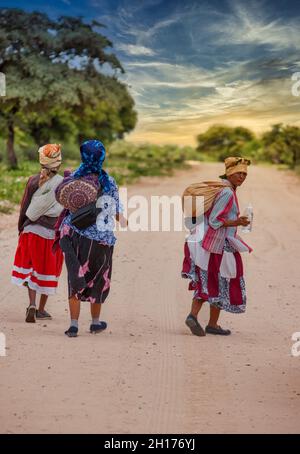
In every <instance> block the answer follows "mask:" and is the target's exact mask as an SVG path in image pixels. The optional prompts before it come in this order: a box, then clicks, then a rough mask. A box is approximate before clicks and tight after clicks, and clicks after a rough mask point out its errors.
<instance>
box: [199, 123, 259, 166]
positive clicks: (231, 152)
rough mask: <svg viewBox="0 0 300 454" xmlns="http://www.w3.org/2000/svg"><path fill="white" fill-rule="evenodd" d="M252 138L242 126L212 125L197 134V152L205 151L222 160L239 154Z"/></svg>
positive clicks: (249, 132) (250, 133)
mask: <svg viewBox="0 0 300 454" xmlns="http://www.w3.org/2000/svg"><path fill="white" fill-rule="evenodd" d="M253 140H254V135H253V133H252V132H251V131H250V130H249V129H247V128H244V127H242V126H238V127H235V128H231V127H229V126H225V125H213V126H211V127H210V128H208V130H207V131H206V132H204V133H202V134H199V135H198V136H197V141H198V146H197V151H198V152H200V153H201V152H205V153H208V154H210V155H212V157H214V158H215V159H218V160H220V161H223V160H224V158H226V157H228V156H240V155H241V154H243V149H244V147H245V145H246V144H248V143H250V142H251V141H253Z"/></svg>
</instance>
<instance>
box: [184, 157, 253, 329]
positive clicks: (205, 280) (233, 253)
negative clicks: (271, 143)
mask: <svg viewBox="0 0 300 454" xmlns="http://www.w3.org/2000/svg"><path fill="white" fill-rule="evenodd" d="M249 164H250V161H249V160H247V159H244V158H236V157H230V158H227V159H225V168H226V174H225V175H222V177H221V178H223V179H224V188H222V189H221V190H220V191H219V192H218V194H217V195H216V197H215V199H214V202H213V205H212V206H211V208H210V209H209V210H208V211H207V212H206V213H205V214H204V236H203V238H201V233H200V232H201V228H200V226H196V228H195V230H194V231H193V232H191V235H190V236H189V237H188V238H187V241H186V243H185V249H184V252H185V254H184V255H185V257H184V262H183V269H182V277H183V278H187V279H190V284H189V290H193V291H194V297H193V302H192V308H191V312H190V314H189V315H188V316H187V318H186V325H187V326H188V327H189V328H190V330H191V332H192V333H193V334H194V335H196V336H205V334H206V333H209V334H219V335H223V336H224V335H225V336H226V335H229V334H231V332H230V330H228V329H223V328H221V327H220V326H219V325H218V319H219V315H220V311H221V310H222V309H223V310H225V311H227V312H231V313H236V314H237V313H243V312H245V309H246V288H245V281H244V277H243V263H242V258H241V255H240V253H241V252H251V250H252V249H251V248H250V247H249V246H248V245H247V244H246V243H244V241H243V240H242V239H241V238H240V237H239V236H238V235H237V227H238V226H247V225H248V224H249V220H248V219H247V217H245V216H240V210H239V204H238V199H237V196H236V189H237V187H238V186H241V185H242V184H243V183H244V181H245V179H246V177H247V167H248V165H249ZM204 302H208V303H209V304H210V320H209V322H208V325H207V326H206V328H205V330H204V329H203V328H202V327H201V325H200V323H199V322H198V319H197V317H198V313H199V311H200V309H201V307H202V305H203V303H204Z"/></svg>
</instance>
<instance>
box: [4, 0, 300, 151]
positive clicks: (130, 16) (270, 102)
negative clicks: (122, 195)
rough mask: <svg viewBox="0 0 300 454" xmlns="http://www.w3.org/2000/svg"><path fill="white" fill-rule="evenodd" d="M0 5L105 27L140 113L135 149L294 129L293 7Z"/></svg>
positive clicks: (93, 0) (115, 2) (120, 0)
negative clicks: (217, 133) (239, 131)
mask: <svg viewBox="0 0 300 454" xmlns="http://www.w3.org/2000/svg"><path fill="white" fill-rule="evenodd" d="M0 6H5V7H20V8H23V9H26V10H39V11H43V12H46V13H47V14H49V15H50V16H52V17H57V16H59V15H81V16H83V17H84V18H85V19H87V20H90V19H97V20H98V21H100V22H101V23H103V24H105V25H106V29H103V33H104V34H105V35H106V36H108V37H109V38H110V39H111V40H112V42H113V44H114V52H115V53H116V54H117V56H118V57H119V58H120V60H121V62H122V64H123V66H124V68H125V70H126V74H125V76H124V77H123V79H124V81H125V82H127V83H128V85H129V87H130V91H131V93H132V96H133V97H134V99H135V102H136V108H137V111H138V114H139V122H138V125H137V128H136V129H135V131H134V132H133V133H131V134H130V135H129V136H128V139H129V140H132V141H135V142H144V141H148V142H155V143H170V142H171V143H178V144H194V143H195V136H196V135H197V134H198V133H199V132H202V131H203V130H205V129H206V128H207V127H208V126H210V125H211V124H213V123H223V124H228V125H232V126H235V125H244V126H247V127H250V128H252V129H253V130H255V131H256V132H258V133H259V132H261V131H263V130H265V129H267V128H268V127H269V125H271V124H274V123H278V122H284V123H290V124H296V125H298V126H300V119H299V118H300V117H299V112H300V98H298V97H295V96H292V93H291V87H292V84H293V82H292V81H291V76H292V74H293V73H294V72H297V71H300V2H299V1H294V0H273V1H272V0H260V1H253V0H249V1H243V0H223V1H222V0H219V1H217V0H207V1H204V0H184V1H183V0H144V1H143V0H130V1H125V0H85V1H84V0H82V1H80V0H55V1H51V2H49V3H48V4H46V3H45V2H42V1H39V0H31V1H30V2H27V1H26V2H25V1H22V0H15V1H14V0H11V1H6V2H5V1H4V2H3V1H1V0H0Z"/></svg>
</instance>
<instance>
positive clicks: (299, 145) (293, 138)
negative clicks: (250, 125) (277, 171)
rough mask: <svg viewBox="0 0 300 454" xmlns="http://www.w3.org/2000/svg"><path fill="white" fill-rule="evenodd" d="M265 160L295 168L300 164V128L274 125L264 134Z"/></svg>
mask: <svg viewBox="0 0 300 454" xmlns="http://www.w3.org/2000/svg"><path fill="white" fill-rule="evenodd" d="M262 142H263V146H264V155H265V158H266V159H268V160H270V161H272V162H273V163H275V164H287V165H289V166H290V167H291V168H295V167H296V166H297V165H299V164H300V128H298V127H297V126H290V125H286V126H284V125H282V124H281V123H279V124H276V125H273V126H272V129H271V131H268V132H266V133H264V134H263V136H262Z"/></svg>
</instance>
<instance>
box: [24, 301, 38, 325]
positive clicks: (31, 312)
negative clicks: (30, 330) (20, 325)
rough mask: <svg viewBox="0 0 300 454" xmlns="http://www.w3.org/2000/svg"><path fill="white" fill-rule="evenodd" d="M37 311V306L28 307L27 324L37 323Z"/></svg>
mask: <svg viewBox="0 0 300 454" xmlns="http://www.w3.org/2000/svg"><path fill="white" fill-rule="evenodd" d="M35 311H36V307H35V306H33V305H31V306H28V307H27V309H26V317H25V322H26V323H35Z"/></svg>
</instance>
